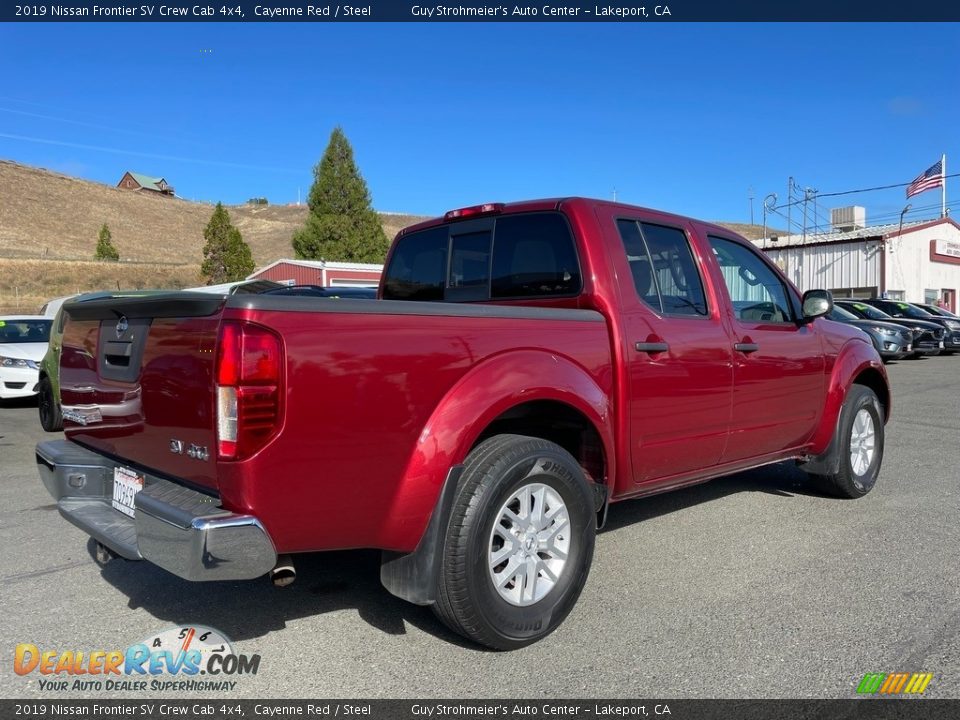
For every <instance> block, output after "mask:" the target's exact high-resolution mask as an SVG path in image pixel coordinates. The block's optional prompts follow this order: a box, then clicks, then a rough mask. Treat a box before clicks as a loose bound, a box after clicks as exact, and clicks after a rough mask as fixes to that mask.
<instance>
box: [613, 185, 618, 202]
mask: <svg viewBox="0 0 960 720" xmlns="http://www.w3.org/2000/svg"><path fill="white" fill-rule="evenodd" d="M613 201H614V202H616V201H617V189H616V188H614V189H613Z"/></svg>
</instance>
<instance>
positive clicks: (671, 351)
mask: <svg viewBox="0 0 960 720" xmlns="http://www.w3.org/2000/svg"><path fill="white" fill-rule="evenodd" d="M614 222H615V224H616V227H617V232H618V235H619V239H620V246H621V247H620V248H617V252H615V253H614V255H615V258H614V261H615V266H616V272H617V275H618V277H619V278H620V282H619V285H620V295H621V307H622V313H621V317H622V323H623V328H622V333H623V337H624V342H625V343H626V345H627V346H626V347H625V348H624V356H625V358H626V364H627V375H628V377H627V381H628V386H629V394H630V439H631V447H630V453H631V460H632V463H633V477H634V482H635V483H644V484H653V485H657V484H669V483H670V482H671V478H677V479H678V480H681V481H682V478H680V477H679V476H683V475H685V474H690V473H696V472H698V471H701V470H703V469H705V468H709V467H711V466H713V465H716V464H717V462H719V460H720V456H721V453H722V451H723V448H724V446H725V444H726V438H727V432H728V429H729V423H730V400H731V391H732V386H733V369H732V365H731V363H732V350H731V340H730V336H729V334H728V330H727V329H726V326H725V324H724V322H723V319H722V318H721V316H720V313H719V309H718V308H717V307H715V303H713V301H712V300H710V299H708V298H711V297H713V294H712V293H708V292H707V288H706V286H705V283H704V275H703V274H702V273H701V272H700V266H701V262H700V260H701V259H702V258H698V257H697V255H696V254H695V252H694V247H695V246H692V245H691V242H690V229H689V227H687V226H686V225H684V224H682V223H681V222H678V220H677V219H676V218H673V217H672V216H664V217H663V218H660V217H659V216H658V215H655V214H650V215H644V216H635V217H630V216H621V217H619V218H614ZM633 489H634V490H637V489H639V488H636V487H635V488H633ZM630 490H631V488H623V489H622V491H623V492H624V493H627V494H629V492H630Z"/></svg>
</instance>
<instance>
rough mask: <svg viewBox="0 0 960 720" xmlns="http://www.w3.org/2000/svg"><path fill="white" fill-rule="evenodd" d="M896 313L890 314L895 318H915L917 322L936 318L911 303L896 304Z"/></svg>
mask: <svg viewBox="0 0 960 720" xmlns="http://www.w3.org/2000/svg"><path fill="white" fill-rule="evenodd" d="M894 306H895V307H896V311H894V312H892V313H890V314H891V315H893V316H894V317H908V318H915V319H917V320H929V319H930V318H933V317H935V316H934V315H931V314H930V313H928V312H927V311H926V310H921V309H920V308H918V307H917V306H916V305H911V304H910V303H902V302H898V303H894Z"/></svg>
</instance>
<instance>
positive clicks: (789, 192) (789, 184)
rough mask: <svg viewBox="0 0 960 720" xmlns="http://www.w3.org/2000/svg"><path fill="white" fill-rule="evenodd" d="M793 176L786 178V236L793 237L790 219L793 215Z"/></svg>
mask: <svg viewBox="0 0 960 720" xmlns="http://www.w3.org/2000/svg"><path fill="white" fill-rule="evenodd" d="M792 210H793V175H791V176H790V177H788V178H787V235H793V221H792V220H791V219H790V217H791V215H793V213H792V212H791V211H792Z"/></svg>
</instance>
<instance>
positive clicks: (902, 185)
mask: <svg viewBox="0 0 960 720" xmlns="http://www.w3.org/2000/svg"><path fill="white" fill-rule="evenodd" d="M952 177H960V173H952V174H950V175H945V176H944V179H946V178H952ZM912 184H913V181H912V180H911V181H910V182H905V183H896V184H894V185H877V186H876V187H869V188H861V189H859V190H843V191H841V192H832V193H819V192H818V193H817V197H818V198H827V197H840V196H842V195H855V194H857V193H865V192H874V191H876V190H891V189H893V188H905V187H909V186H910V185H912ZM803 202H805V200H804V199H803V198H799V199H797V200H793V197H792V193H791V198H790V202H785V203H784V204H783V205H778V206H776V208H771V210H777V209H782V208H788V207H792V206H794V205H799V204H800V203H803Z"/></svg>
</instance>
